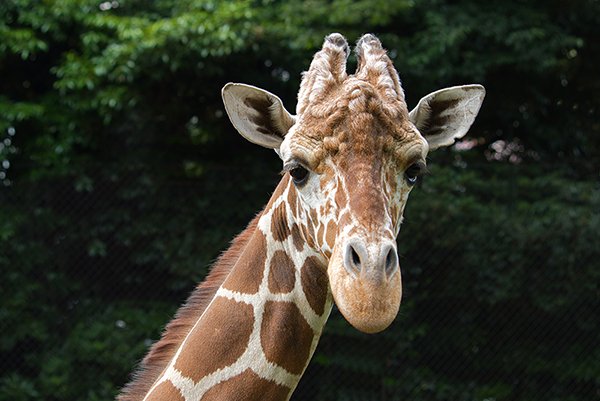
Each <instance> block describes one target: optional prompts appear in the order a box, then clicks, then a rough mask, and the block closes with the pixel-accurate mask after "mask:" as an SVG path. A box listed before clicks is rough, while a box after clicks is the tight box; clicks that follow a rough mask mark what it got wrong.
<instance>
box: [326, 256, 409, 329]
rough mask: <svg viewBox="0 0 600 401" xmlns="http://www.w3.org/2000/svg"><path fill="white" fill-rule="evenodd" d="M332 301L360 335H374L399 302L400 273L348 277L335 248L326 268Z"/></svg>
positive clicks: (390, 318) (364, 272)
mask: <svg viewBox="0 0 600 401" xmlns="http://www.w3.org/2000/svg"><path fill="white" fill-rule="evenodd" d="M327 274H328V276H329V283H330V285H331V292H332V294H333V299H334V301H335V304H336V305H337V307H338V309H339V310H340V312H341V313H342V315H343V316H344V318H346V320H347V321H348V323H350V324H351V325H352V326H354V327H355V328H356V329H358V330H360V331H362V332H364V333H378V332H380V331H382V330H384V329H386V328H387V327H388V326H389V325H390V324H391V323H392V322H393V321H394V319H395V318H396V315H397V314H398V310H399V309H400V300H401V298H402V279H401V275H400V269H396V270H395V271H394V273H393V274H391V275H389V276H388V275H386V274H385V268H384V267H383V266H382V267H375V268H373V269H366V270H362V271H360V272H357V273H356V274H352V273H351V272H349V271H348V269H347V268H345V267H344V261H343V257H342V252H341V250H340V249H339V248H338V247H336V249H334V251H333V255H332V256H331V259H330V261H329V266H328V268H327Z"/></svg>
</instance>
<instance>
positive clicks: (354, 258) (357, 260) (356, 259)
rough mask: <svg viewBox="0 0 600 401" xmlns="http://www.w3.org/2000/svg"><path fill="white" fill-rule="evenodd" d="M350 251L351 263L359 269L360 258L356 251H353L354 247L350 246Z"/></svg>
mask: <svg viewBox="0 0 600 401" xmlns="http://www.w3.org/2000/svg"><path fill="white" fill-rule="evenodd" d="M350 249H351V250H352V262H353V263H354V264H355V265H356V266H357V267H360V256H358V253H356V250H355V249H354V247H353V246H352V245H350Z"/></svg>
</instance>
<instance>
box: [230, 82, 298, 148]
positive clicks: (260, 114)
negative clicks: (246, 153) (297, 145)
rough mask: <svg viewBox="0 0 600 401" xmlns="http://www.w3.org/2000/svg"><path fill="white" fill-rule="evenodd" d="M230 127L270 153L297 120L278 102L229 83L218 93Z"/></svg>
mask: <svg viewBox="0 0 600 401" xmlns="http://www.w3.org/2000/svg"><path fill="white" fill-rule="evenodd" d="M221 95H222V96H223V103H224V104H225V111H226V112H227V115H228V116H229V119H230V120H231V123H232V124H233V126H234V127H235V129H237V130H238V132H239V133H240V134H241V135H242V136H243V137H244V138H246V139H247V140H249V141H250V142H252V143H256V144H258V145H260V146H264V147H265V148H270V149H277V150H278V149H279V145H281V142H282V141H283V137H284V136H285V134H287V132H288V131H289V129H290V127H291V126H292V125H294V123H295V122H296V117H295V116H293V115H291V114H290V113H288V111H287V110H286V109H285V107H283V103H282V102H281V99H279V98H278V97H277V96H275V95H273V94H272V93H269V92H267V91H265V90H262V89H259V88H257V87H255V86H251V85H244V84H235V83H228V84H227V85H225V86H224V87H223V90H222V91H221Z"/></svg>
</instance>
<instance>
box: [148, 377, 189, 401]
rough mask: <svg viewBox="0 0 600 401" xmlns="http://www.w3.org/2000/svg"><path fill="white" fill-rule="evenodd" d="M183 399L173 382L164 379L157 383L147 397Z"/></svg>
mask: <svg viewBox="0 0 600 401" xmlns="http://www.w3.org/2000/svg"><path fill="white" fill-rule="evenodd" d="M167 400H168V401H185V398H184V397H183V395H182V394H181V393H180V392H179V389H178V388H177V387H175V386H174V385H173V383H171V382H169V381H166V382H162V383H161V384H159V385H158V386H157V387H156V388H155V389H154V391H152V394H150V395H149V396H148V398H147V401H167Z"/></svg>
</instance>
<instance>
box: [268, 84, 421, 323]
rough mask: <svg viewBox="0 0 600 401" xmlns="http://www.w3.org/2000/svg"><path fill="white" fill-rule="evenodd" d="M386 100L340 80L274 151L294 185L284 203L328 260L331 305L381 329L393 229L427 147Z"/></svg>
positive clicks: (397, 279) (395, 267)
mask: <svg viewBox="0 0 600 401" xmlns="http://www.w3.org/2000/svg"><path fill="white" fill-rule="evenodd" d="M329 96H330V97H329ZM387 103H389V102H388V101H386V99H384V98H382V96H381V95H379V93H378V92H377V90H376V88H374V87H373V86H372V85H371V84H370V83H368V82H364V81H362V80H360V79H356V78H348V79H347V80H346V81H345V82H344V84H343V85H342V86H341V87H339V88H338V90H336V91H332V92H331V93H330V94H329V95H328V96H327V97H324V98H323V99H322V100H321V102H319V103H314V104H312V105H309V106H307V108H306V110H304V113H303V114H302V115H301V116H300V117H299V118H298V119H297V122H296V124H295V125H294V126H293V127H292V129H290V131H289V132H288V134H287V135H286V137H285V139H284V140H283V142H282V144H281V146H280V149H279V153H280V156H281V158H282V160H283V165H284V170H285V171H287V172H289V174H290V176H291V181H292V183H293V184H292V185H293V186H294V189H295V191H296V197H297V202H294V205H292V210H293V211H294V213H295V215H296V218H297V219H298V220H299V221H300V222H301V223H302V226H303V227H305V230H304V231H303V232H304V233H305V236H307V237H309V242H310V243H312V244H314V245H313V246H314V247H315V248H316V249H317V250H318V251H320V252H321V253H322V254H323V255H325V256H326V258H327V259H328V260H329V264H328V266H327V273H328V277H329V282H330V286H331V290H332V293H333V296H334V299H335V301H336V304H337V306H338V308H339V309H340V311H341V312H342V314H343V315H344V316H345V317H346V319H347V320H348V321H349V322H350V323H351V324H353V325H354V326H355V327H356V328H358V329H359V330H361V331H364V332H377V331H381V330H383V329H384V328H385V327H387V326H388V325H389V324H390V323H391V322H392V321H393V319H394V318H395V316H396V314H397V312H398V308H399V306H400V298H401V293H402V286H401V275H400V269H399V263H398V255H397V250H396V236H397V234H398V231H399V230H400V224H401V222H402V212H403V210H404V206H405V204H406V201H407V199H408V194H409V192H410V191H411V189H412V188H413V186H414V184H415V183H416V180H417V179H418V176H419V174H420V173H421V172H422V171H423V170H424V169H425V157H426V155H427V151H428V144H427V141H426V140H425V138H423V136H421V134H420V133H419V131H418V130H417V129H416V127H415V126H414V125H413V124H412V123H411V122H410V121H409V119H408V113H407V112H405V115H404V118H402V113H401V112H402V110H403V109H402V107H401V103H400V102H397V104H396V105H395V106H396V108H395V113H394V114H393V117H395V118H390V116H388V115H387V114H386V113H387V111H386V110H385V109H384V104H387ZM388 105H389V104H388ZM322 116H325V117H322Z"/></svg>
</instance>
